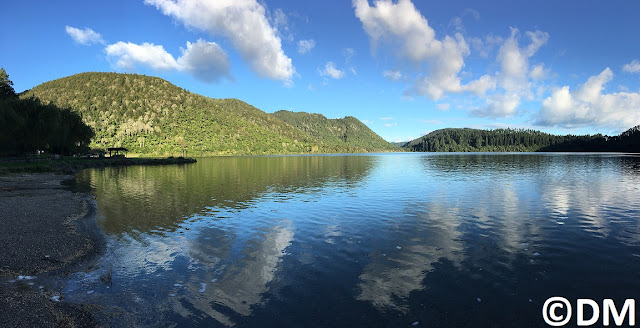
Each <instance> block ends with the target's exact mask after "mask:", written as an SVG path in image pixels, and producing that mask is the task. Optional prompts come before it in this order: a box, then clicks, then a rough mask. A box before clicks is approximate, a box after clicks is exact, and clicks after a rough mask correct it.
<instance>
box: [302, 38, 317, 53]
mask: <svg viewBox="0 0 640 328" xmlns="http://www.w3.org/2000/svg"><path fill="white" fill-rule="evenodd" d="M315 46H316V41H315V40H313V39H309V40H300V41H298V53H300V54H306V53H307V52H309V51H311V49H313V48H314V47H315Z"/></svg>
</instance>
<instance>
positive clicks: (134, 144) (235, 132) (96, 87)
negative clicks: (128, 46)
mask: <svg viewBox="0 0 640 328" xmlns="http://www.w3.org/2000/svg"><path fill="white" fill-rule="evenodd" d="M32 96H33V97H37V98H39V99H40V100H41V101H42V102H43V103H49V102H51V103H53V104H55V105H57V106H60V107H70V108H72V109H73V110H74V111H76V112H78V113H80V114H81V115H82V117H83V120H84V121H85V122H86V123H87V124H88V125H89V126H91V127H92V128H93V129H94V132H95V137H94V138H93V140H92V143H91V145H90V146H91V147H92V148H100V149H105V148H107V147H126V148H128V149H129V150H130V151H131V152H133V153H138V154H144V155H167V154H170V155H171V154H173V155H178V154H182V151H183V150H184V151H185V152H186V153H187V155H190V156H194V155H214V154H220V155H242V154H291V153H323V152H348V151H357V150H359V151H362V150H364V149H369V148H367V147H366V146H364V145H363V146H360V147H357V149H355V148H354V147H351V146H346V145H335V144H329V143H325V142H323V141H322V140H320V139H318V138H317V137H314V136H312V135H311V134H309V133H307V132H305V131H302V130H300V129H298V128H295V127H293V126H292V125H290V124H288V123H285V122H283V121H282V120H280V119H278V118H277V117H275V116H273V115H270V114H267V113H265V112H263V111H261V110H259V109H257V108H255V107H253V106H251V105H249V104H247V103H245V102H243V101H240V100H237V99H212V98H208V97H204V96H201V95H197V94H194V93H191V92H188V91H186V90H184V89H182V88H179V87H177V86H175V85H172V84H171V83H169V82H167V81H165V80H163V79H160V78H157V77H150V76H143V75H135V74H119V73H82V74H77V75H73V76H69V77H65V78H61V79H57V80H53V81H50V82H46V83H43V84H41V85H39V86H37V87H35V88H33V89H31V90H28V91H26V92H24V93H23V94H21V97H22V98H28V97H32ZM354 120H355V119H354ZM372 150H373V149H372Z"/></svg>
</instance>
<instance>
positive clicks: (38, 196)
mask: <svg viewBox="0 0 640 328" xmlns="http://www.w3.org/2000/svg"><path fill="white" fill-rule="evenodd" d="M72 178H73V176H71V175H56V174H52V173H45V174H23V175H14V176H0V245H1V249H2V251H0V309H1V311H0V327H74V326H75V327H86V326H95V325H94V322H93V320H92V318H91V315H90V310H91V309H88V308H86V307H84V306H82V305H74V304H68V303H65V302H64V301H62V302H56V301H54V300H52V296H53V295H54V291H48V290H46V289H41V288H39V286H35V285H34V286H32V285H30V284H29V280H30V277H33V276H38V275H49V276H51V277H53V279H55V277H61V276H64V275H67V274H69V273H71V271H70V270H72V268H73V270H75V271H77V270H78V269H82V268H81V267H82V265H83V264H86V263H88V261H89V260H90V259H91V258H93V257H95V256H96V255H97V254H99V253H100V252H101V251H102V249H103V247H104V236H103V234H102V232H101V231H100V229H99V228H98V227H97V225H96V222H95V213H96V206H95V202H94V201H93V200H92V199H91V197H90V196H89V195H86V194H81V193H72V192H71V191H69V190H68V188H66V187H65V186H63V185H62V184H61V183H62V181H64V180H68V179H72ZM24 277H28V278H24Z"/></svg>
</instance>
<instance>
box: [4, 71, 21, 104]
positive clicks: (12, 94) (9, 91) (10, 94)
mask: <svg viewBox="0 0 640 328" xmlns="http://www.w3.org/2000/svg"><path fill="white" fill-rule="evenodd" d="M17 97H18V95H16V91H15V90H13V82H12V81H11V80H9V74H7V72H6V71H5V70H4V67H2V68H0V99H2V100H4V99H10V98H17Z"/></svg>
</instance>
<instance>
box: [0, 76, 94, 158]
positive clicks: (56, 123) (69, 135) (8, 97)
mask: <svg viewBox="0 0 640 328" xmlns="http://www.w3.org/2000/svg"><path fill="white" fill-rule="evenodd" d="M12 85H13V83H12V82H11V80H9V76H8V74H7V73H6V71H5V70H4V68H2V69H0V155H9V156H14V155H23V154H26V153H34V152H36V151H43V152H49V153H56V154H62V155H71V154H75V153H79V152H85V153H86V152H87V151H88V149H89V148H88V144H89V142H90V140H91V138H92V137H93V130H92V129H91V128H90V127H89V126H87V125H86V124H84V123H83V121H82V118H81V117H80V115H78V114H77V113H75V112H73V111H72V110H71V109H69V108H58V107H57V106H55V105H53V104H48V105H43V104H42V103H41V102H40V101H39V100H38V99H34V98H26V99H19V98H18V95H17V94H16V93H15V91H14V90H13V87H12Z"/></svg>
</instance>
